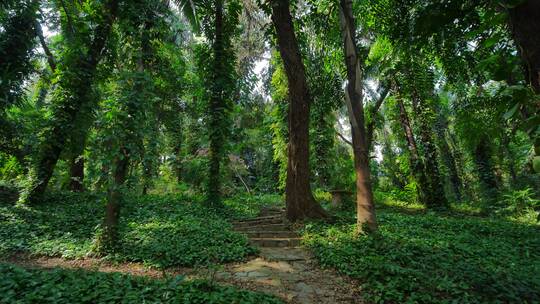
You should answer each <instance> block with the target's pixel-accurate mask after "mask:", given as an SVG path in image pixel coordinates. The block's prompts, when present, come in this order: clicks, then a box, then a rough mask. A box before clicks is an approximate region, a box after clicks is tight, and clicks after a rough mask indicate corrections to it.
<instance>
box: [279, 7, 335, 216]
mask: <svg viewBox="0 0 540 304" xmlns="http://www.w3.org/2000/svg"><path fill="white" fill-rule="evenodd" d="M271 5H272V22H273V24H274V27H275V29H276V34H277V40H278V47H279V52H280V54H281V58H282V59H283V64H284V66H285V73H286V74H287V79H288V83H289V98H290V100H289V145H288V161H287V181H286V185H285V200H286V210H287V218H288V219H289V220H291V221H296V220H300V219H303V218H322V217H326V216H327V214H326V212H325V211H324V209H323V208H322V207H321V206H320V205H319V204H318V203H317V202H316V201H315V198H314V197H313V194H312V193H311V185H310V183H309V180H310V170H309V104H310V96H309V91H308V86H307V81H306V72H305V67H304V63H303V62H302V57H301V55H300V49H299V47H298V41H297V40H296V35H295V34H294V26H293V21H292V16H291V12H290V10H289V1H288V0H272V1H271Z"/></svg>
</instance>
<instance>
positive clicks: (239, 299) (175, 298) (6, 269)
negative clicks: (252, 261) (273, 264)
mask: <svg viewBox="0 0 540 304" xmlns="http://www.w3.org/2000/svg"><path fill="white" fill-rule="evenodd" d="M0 303H55V304H60V303H190V304H194V303H201V304H203V303H204V304H206V303H227V304H228V303H257V304H258V303H269V304H270V303H282V302H281V301H280V300H279V299H277V298H275V297H272V296H270V295H266V294H262V293H255V292H251V291H240V290H237V289H235V288H233V287H225V286H218V285H215V284H211V283H209V282H207V281H184V280H183V277H181V276H177V277H175V278H169V279H163V280H156V279H150V278H146V277H133V276H129V275H123V274H119V273H100V272H87V271H83V270H65V269H59V268H57V269H53V270H40V269H33V270H26V269H23V268H20V267H16V266H10V265H2V264H0Z"/></svg>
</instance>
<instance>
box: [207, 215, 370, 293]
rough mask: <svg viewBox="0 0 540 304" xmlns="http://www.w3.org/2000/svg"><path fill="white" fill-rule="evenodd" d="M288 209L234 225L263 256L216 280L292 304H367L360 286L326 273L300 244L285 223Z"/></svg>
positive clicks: (230, 269) (228, 268)
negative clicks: (269, 295) (275, 296)
mask: <svg viewBox="0 0 540 304" xmlns="http://www.w3.org/2000/svg"><path fill="white" fill-rule="evenodd" d="M283 212H284V210H282V209H263V210H262V211H261V215H260V216H259V217H257V218H254V219H247V220H240V221H236V222H234V223H233V224H234V227H235V229H236V230H237V231H239V232H243V233H245V234H246V235H247V236H248V238H249V239H250V242H251V243H252V244H254V245H258V246H260V247H261V248H260V249H261V252H260V255H259V257H257V258H255V259H252V260H250V261H248V262H245V263H238V264H231V265H227V266H225V269H223V270H222V271H220V272H218V273H217V274H216V279H217V280H218V281H220V282H223V283H230V284H234V285H236V286H240V287H243V288H247V289H252V290H257V291H262V292H267V293H271V294H274V295H277V296H279V297H280V298H282V299H284V300H286V301H288V302H289V303H302V304H303V303H325V304H326V303H328V304H331V303H363V302H362V300H361V297H360V290H359V288H358V286H359V285H358V284H354V282H352V281H351V279H350V278H346V277H343V276H340V275H338V274H336V273H335V272H334V271H332V270H323V269H321V268H320V267H318V265H317V264H316V262H315V261H314V260H313V259H312V257H311V256H310V255H309V254H308V252H307V251H306V250H304V249H303V248H301V247H298V246H299V245H300V237H299V236H298V235H297V234H296V232H294V231H292V229H291V228H290V225H288V224H287V221H286V220H284V216H283Z"/></svg>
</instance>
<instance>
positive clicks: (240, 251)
mask: <svg viewBox="0 0 540 304" xmlns="http://www.w3.org/2000/svg"><path fill="white" fill-rule="evenodd" d="M200 202H201V199H200V198H197V197H186V196H178V195H169V196H157V195H152V196H142V197H133V196H127V198H126V203H125V210H124V211H122V215H123V217H122V218H121V220H120V228H119V233H120V238H121V239H122V242H121V249H120V250H119V252H118V254H117V255H116V256H111V258H113V259H115V260H119V261H141V262H144V263H146V264H148V265H150V266H155V267H170V266H175V265H182V266H193V265H199V264H201V265H203V264H208V263H224V262H231V261H238V260H242V259H243V258H245V257H246V256H247V255H249V254H252V253H253V252H254V249H253V248H251V247H250V246H249V245H248V243H247V240H246V238H245V237H244V236H242V235H240V234H237V233H235V232H233V231H232V230H231V229H232V227H231V226H230V224H229V223H227V222H226V221H225V220H224V219H223V218H222V217H220V216H219V215H217V214H214V213H213V212H212V211H210V210H208V209H206V208H204V207H202V206H201V204H200ZM0 210H1V212H0V214H1V216H0V239H2V242H1V243H0V253H1V254H2V255H10V254H13V253H16V252H25V253H29V254H34V255H46V256H60V257H64V258H82V257H84V256H87V255H91V254H92V249H93V242H94V239H95V237H96V233H97V232H98V230H99V229H97V228H98V227H99V225H100V224H101V221H102V214H103V212H104V197H102V196H100V195H96V194H77V193H53V194H50V195H48V196H47V199H46V201H44V202H43V203H42V204H40V205H39V206H35V207H28V206H20V205H12V204H10V203H8V202H2V204H1V205H0Z"/></svg>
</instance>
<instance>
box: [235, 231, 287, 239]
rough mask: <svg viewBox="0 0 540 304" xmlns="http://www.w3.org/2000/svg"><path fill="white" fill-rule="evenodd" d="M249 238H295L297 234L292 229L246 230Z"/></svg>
mask: <svg viewBox="0 0 540 304" xmlns="http://www.w3.org/2000/svg"><path fill="white" fill-rule="evenodd" d="M244 233H245V234H247V236H248V237H249V238H296V237H298V234H297V233H296V232H293V231H285V230H284V231H246V232H244Z"/></svg>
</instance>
